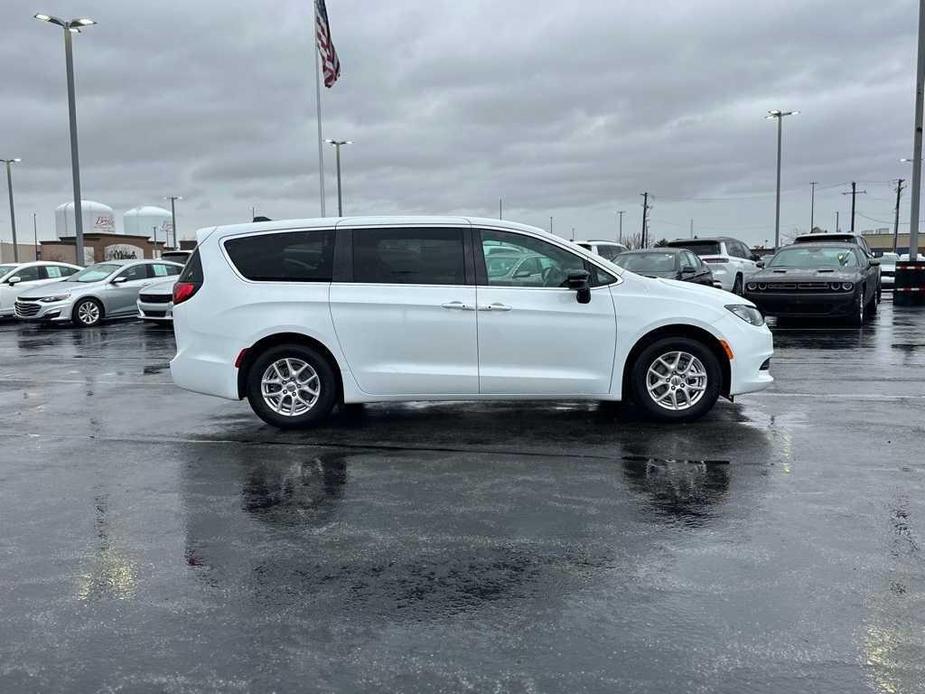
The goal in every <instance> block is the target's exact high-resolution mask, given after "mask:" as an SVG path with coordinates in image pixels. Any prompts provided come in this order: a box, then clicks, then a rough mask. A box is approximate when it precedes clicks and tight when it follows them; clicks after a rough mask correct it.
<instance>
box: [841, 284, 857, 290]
mask: <svg viewBox="0 0 925 694" xmlns="http://www.w3.org/2000/svg"><path fill="white" fill-rule="evenodd" d="M841 288H842V289H844V290H845V291H846V292H850V291H851V290H852V289H854V282H842V283H841Z"/></svg>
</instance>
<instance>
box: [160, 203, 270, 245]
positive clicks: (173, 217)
mask: <svg viewBox="0 0 925 694" xmlns="http://www.w3.org/2000/svg"><path fill="white" fill-rule="evenodd" d="M182 199H183V196H181V195H167V196H165V197H164V200H170V224H171V226H173V247H174V248H178V247H179V245H180V244H179V243H178V242H177V205H176V203H177V200H182ZM251 217H252V218H253V215H251ZM165 242H166V239H165Z"/></svg>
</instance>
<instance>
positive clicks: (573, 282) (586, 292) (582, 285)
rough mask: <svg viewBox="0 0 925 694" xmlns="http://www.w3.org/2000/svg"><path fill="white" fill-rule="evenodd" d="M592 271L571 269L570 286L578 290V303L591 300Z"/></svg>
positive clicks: (585, 302) (569, 275) (586, 302)
mask: <svg viewBox="0 0 925 694" xmlns="http://www.w3.org/2000/svg"><path fill="white" fill-rule="evenodd" d="M590 280H591V273H590V272H588V271H587V270H569V273H568V288H569V289H574V290H575V291H577V292H578V303H579V304H588V303H590V302H591V284H590Z"/></svg>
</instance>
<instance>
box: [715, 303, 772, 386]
mask: <svg viewBox="0 0 925 694" xmlns="http://www.w3.org/2000/svg"><path fill="white" fill-rule="evenodd" d="M715 327H716V329H717V330H718V331H719V334H720V336H721V337H722V338H723V339H725V340H726V342H728V343H729V346H730V348H731V349H732V359H730V360H729V376H730V379H729V396H730V397H734V396H736V395H743V394H745V393H754V392H757V391H759V390H764V389H765V388H768V387H770V385H771V384H772V383H774V377H773V376H772V375H771V371H770V369H769V368H768V366H769V360H770V359H771V357H772V356H774V337H773V335H771V331H770V330H769V329H768V326H767V325H762V326H755V325H751V324H749V323H746V322H745V321H744V320H742V319H741V318H739V317H737V316H735V315H733V314H732V313H730V314H729V316H728V317H724V318H722V319H720V320H719V322H717V323H716V324H715Z"/></svg>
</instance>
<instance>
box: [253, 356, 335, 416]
mask: <svg viewBox="0 0 925 694" xmlns="http://www.w3.org/2000/svg"><path fill="white" fill-rule="evenodd" d="M260 393H261V395H262V396H263V401H264V402H265V403H266V405H267V407H269V408H270V409H271V410H273V411H274V412H276V413H277V414H280V415H283V416H284V417H298V416H300V415H303V414H305V413H306V412H308V411H309V410H310V409H312V407H314V406H315V403H316V402H318V398H319V396H320V395H321V379H320V378H319V377H318V373H317V372H316V371H315V369H313V368H312V366H311V365H310V364H309V363H307V362H305V361H303V360H301V359H297V358H294V357H288V358H284V359H277V360H276V361H274V362H273V363H272V364H270V365H269V366H268V367H267V368H266V370H265V371H264V372H263V376H262V377H261V379H260Z"/></svg>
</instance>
